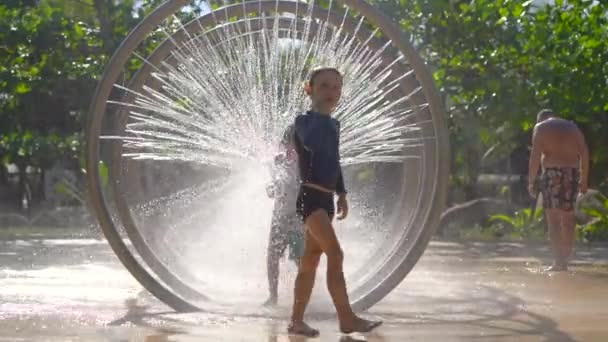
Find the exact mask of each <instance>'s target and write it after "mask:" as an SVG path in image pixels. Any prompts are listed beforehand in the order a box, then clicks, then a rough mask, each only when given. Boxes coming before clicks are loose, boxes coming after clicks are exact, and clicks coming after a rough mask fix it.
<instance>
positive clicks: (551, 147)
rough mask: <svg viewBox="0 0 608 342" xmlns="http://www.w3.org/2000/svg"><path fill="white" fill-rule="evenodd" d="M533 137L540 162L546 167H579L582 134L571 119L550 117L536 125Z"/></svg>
mask: <svg viewBox="0 0 608 342" xmlns="http://www.w3.org/2000/svg"><path fill="white" fill-rule="evenodd" d="M534 130H535V135H536V137H535V139H536V141H537V143H538V146H539V148H540V150H541V153H542V159H541V164H542V166H543V168H548V167H579V163H580V159H579V158H580V154H581V150H582V143H584V142H583V141H582V139H581V138H582V134H581V132H580V130H579V129H578V127H577V126H576V125H575V124H574V123H573V122H571V121H567V120H564V119H560V118H551V119H547V120H545V121H542V122H540V123H538V124H537V125H536V127H535V128H534Z"/></svg>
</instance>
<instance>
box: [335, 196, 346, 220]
mask: <svg viewBox="0 0 608 342" xmlns="http://www.w3.org/2000/svg"><path fill="white" fill-rule="evenodd" d="M337 207H338V208H337V209H338V220H344V219H345V218H346V216H348V201H347V200H346V195H340V196H338V203H337Z"/></svg>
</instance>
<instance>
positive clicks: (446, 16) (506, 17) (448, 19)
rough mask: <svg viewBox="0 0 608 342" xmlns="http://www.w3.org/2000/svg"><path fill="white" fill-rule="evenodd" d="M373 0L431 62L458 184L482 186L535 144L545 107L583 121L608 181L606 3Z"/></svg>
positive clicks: (597, 172)
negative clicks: (481, 178)
mask: <svg viewBox="0 0 608 342" xmlns="http://www.w3.org/2000/svg"><path fill="white" fill-rule="evenodd" d="M373 3H374V4H376V5H378V6H380V8H381V9H383V10H384V12H385V13H387V14H389V15H391V16H393V18H395V20H398V21H399V23H400V24H401V26H402V27H403V29H404V30H406V31H408V32H410V33H412V35H413V37H414V42H415V44H416V45H417V46H418V50H419V51H420V53H421V54H422V55H423V56H424V57H425V59H426V60H427V62H428V64H429V65H430V66H431V68H432V69H433V75H434V78H435V81H436V83H437V85H438V87H439V89H440V90H441V92H442V93H443V95H444V99H445V103H446V107H447V110H448V114H449V126H450V132H451V143H452V144H453V158H454V160H453V172H454V177H456V178H459V179H460V181H456V180H454V183H455V184H457V183H461V184H463V186H464V187H465V190H466V188H467V186H472V187H474V185H475V183H476V180H477V176H478V174H479V172H480V170H482V168H484V167H485V169H486V170H487V169H488V168H492V166H493V165H494V164H495V163H496V162H497V161H500V160H504V159H505V157H506V156H508V155H509V154H510V153H511V152H512V151H513V150H514V149H516V148H519V149H521V148H522V147H525V146H526V145H527V144H529V142H530V133H529V132H530V130H531V129H532V127H533V126H534V123H535V114H536V113H537V112H538V110H539V109H541V108H542V107H551V108H553V109H554V110H555V111H557V112H558V113H561V114H562V115H563V116H565V117H566V118H568V119H572V120H575V121H576V122H577V123H578V124H579V125H581V126H582V128H583V130H584V132H585V134H586V136H587V139H588V141H589V145H590V149H591V160H592V163H593V167H592V168H591V177H590V181H591V184H592V185H593V184H599V183H600V182H601V181H602V180H603V179H605V175H606V174H608V141H607V140H606V137H605V136H606V135H605V133H602V132H604V131H605V130H606V128H607V127H608V113H607V112H608V93H607V92H606V91H604V88H605V85H606V84H607V83H608V39H607V38H608V22H607V20H608V17H607V16H606V13H607V12H608V2H605V1H604V2H594V1H569V2H568V5H567V6H554V5H543V6H540V7H534V6H533V4H534V2H533V1H505V0H499V1H495V0H477V1H460V0H456V1H454V0H449V1H448V0H413V1H410V0H375V1H373ZM591 123H593V124H591ZM500 171H502V172H504V171H507V172H508V171H509V170H504V169H502V170H500ZM470 192H471V193H470V196H474V195H475V194H474V192H475V191H473V190H471V191H470Z"/></svg>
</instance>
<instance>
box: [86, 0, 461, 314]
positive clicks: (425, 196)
mask: <svg viewBox="0 0 608 342" xmlns="http://www.w3.org/2000/svg"><path fill="white" fill-rule="evenodd" d="M338 2H339V3H341V4H343V5H345V6H347V7H349V8H350V9H352V10H354V11H355V12H356V13H359V14H360V15H362V16H364V17H365V18H367V19H368V20H369V21H370V22H371V23H372V24H373V25H375V26H377V27H379V28H380V30H381V32H382V33H383V34H384V36H386V37H387V38H388V39H389V40H390V41H391V42H392V45H393V47H394V48H396V49H397V50H398V52H400V53H401V54H403V55H404V56H405V57H406V58H407V60H408V63H409V67H411V68H412V69H413V70H414V73H415V76H416V80H414V82H415V84H412V82H411V81H410V82H405V83H404V84H402V85H401V86H402V87H403V88H404V89H405V90H407V89H413V88H414V87H417V86H419V87H422V93H423V95H424V98H425V99H423V100H420V101H419V102H422V101H424V100H425V101H426V103H428V108H427V111H428V116H430V118H429V119H430V120H432V123H433V127H432V128H431V129H429V128H426V129H427V130H429V131H430V134H432V136H434V138H435V139H434V140H433V141H431V142H428V143H425V145H424V152H423V153H424V155H423V158H421V160H422V163H423V164H424V167H425V169H426V170H427V172H424V174H419V173H420V172H417V173H414V174H412V173H411V172H412V171H411V170H409V171H408V170H404V172H405V173H408V172H410V174H408V176H407V177H406V175H405V174H404V178H405V179H416V180H417V181H418V182H419V183H420V182H421V183H420V188H421V189H423V191H419V193H417V194H416V195H417V196H418V197H417V198H418V199H419V201H420V202H422V203H428V206H426V207H420V206H419V207H417V210H416V212H415V213H414V215H413V217H412V218H410V219H409V220H408V226H410V227H420V228H419V229H415V230H412V231H411V232H410V231H408V232H407V233H406V234H405V236H403V237H401V239H400V241H399V242H398V247H397V248H395V249H394V253H393V254H392V255H391V256H390V257H388V258H387V260H386V261H385V262H384V263H383V264H382V265H381V266H380V269H378V270H376V273H375V274H374V276H373V277H371V279H368V281H367V283H365V284H363V285H362V286H360V287H359V288H358V289H354V290H353V291H351V300H352V304H353V308H354V309H355V310H358V311H360V310H365V309H367V308H369V307H371V306H372V305H374V304H375V303H377V302H378V301H380V300H381V299H382V298H383V297H384V296H386V295H387V294H388V293H389V292H390V291H391V290H392V289H394V288H395V287H396V286H397V285H398V284H399V283H400V282H401V281H402V280H403V279H404V278H405V276H406V275H407V274H408V273H409V272H410V271H411V269H412V268H413V267H414V265H415V264H416V262H417V261H418V259H419V258H420V256H421V255H422V253H423V252H424V250H425V249H426V246H427V245H428V242H429V241H430V239H431V236H432V234H433V233H434V231H435V229H436V227H437V225H438V224H439V217H440V215H441V212H442V210H443V208H444V203H445V199H446V194H447V185H448V175H449V160H450V158H449V150H450V149H449V140H448V131H447V126H446V123H445V114H444V111H443V109H442V105H441V100H440V97H439V95H438V92H437V90H436V88H435V85H434V82H433V79H432V77H431V75H430V73H429V72H428V70H427V69H426V66H425V63H424V61H423V60H422V59H421V58H420V56H419V55H418V53H417V52H416V50H415V49H414V47H413V46H412V45H411V44H410V40H409V37H408V35H406V34H405V33H403V32H402V31H401V30H400V29H399V28H398V26H396V25H395V24H394V23H393V22H392V21H390V20H389V19H388V18H387V17H386V16H385V15H384V14H382V13H381V12H380V11H378V10H377V9H375V8H374V7H373V6H371V5H370V4H368V3H366V2H365V1H363V0H338ZM187 3H188V0H169V1H166V2H165V3H163V4H162V5H160V6H159V7H158V8H157V9H156V10H154V11H153V12H152V13H151V14H150V15H149V16H147V17H146V18H145V19H144V20H143V21H142V22H140V23H139V25H137V27H135V28H134V29H133V30H132V31H131V33H130V34H129V35H128V36H127V38H126V39H125V40H124V41H123V42H122V44H121V45H120V47H119V48H118V49H117V51H116V52H115V53H114V55H113V56H112V58H111V60H110V61H109V62H108V64H107V66H106V68H105V71H104V74H103V77H102V79H101V80H100V82H99V84H98V86H97V89H96V92H95V95H94V98H93V101H92V103H91V107H90V117H89V123H88V130H87V177H88V190H89V195H90V202H91V206H92V207H93V208H94V210H95V213H96V215H97V218H98V221H99V223H100V226H101V228H102V230H103V233H104V235H105V237H106V239H107V240H108V242H109V244H110V246H111V248H112V249H113V251H114V252H115V253H116V255H117V256H118V258H119V260H120V261H121V262H122V264H123V265H124V266H125V267H126V268H127V270H128V271H129V272H130V273H131V274H132V275H133V276H134V277H135V278H136V280H137V281H138V282H139V283H140V284H141V285H142V286H143V287H144V288H145V289H146V290H148V291H149V292H150V293H152V294H153V295H154V296H155V297H157V298H158V299H160V300H161V301H163V302H164V303H166V304H167V305H169V306H170V307H172V308H173V309H175V310H177V311H182V312H186V311H199V310H201V309H202V308H201V307H200V305H199V303H201V302H204V301H205V300H206V297H205V295H204V294H202V293H199V292H198V291H197V290H196V289H194V288H192V287H191V286H189V284H188V283H187V282H186V281H184V279H183V278H180V277H178V276H177V275H176V274H175V273H174V272H173V271H172V270H171V269H169V268H167V267H166V266H165V265H164V263H163V262H162V261H161V260H160V259H159V258H158V256H156V255H155V254H154V253H153V251H152V250H151V249H150V247H149V246H148V244H147V243H146V241H145V239H144V237H143V236H141V233H140V232H139V230H138V229H137V227H136V225H135V223H134V220H133V219H132V217H131V213H130V210H129V207H128V205H127V201H126V199H125V198H126V196H125V194H124V193H123V192H122V191H121V190H122V188H123V187H121V182H122V181H124V180H123V176H122V172H121V169H120V167H121V166H120V165H121V164H120V163H119V162H116V161H119V160H120V159H121V152H122V145H121V144H120V143H114V144H115V145H113V149H112V158H114V160H113V161H114V162H113V165H111V169H110V186H111V187H112V190H113V191H112V196H113V199H114V201H115V207H116V210H117V212H118V218H116V217H114V218H113V217H112V215H111V214H110V210H109V207H108V204H107V203H106V199H105V196H104V193H103V189H102V183H101V180H100V174H99V167H98V165H99V163H100V136H101V134H102V126H103V119H104V115H106V110H107V101H108V99H109V97H110V93H111V91H112V88H113V87H114V84H115V83H116V82H117V80H118V79H119V77H120V75H121V72H122V67H123V66H124V65H125V63H126V62H127V61H128V59H129V58H130V56H131V55H132V53H133V52H134V51H135V49H136V48H137V47H138V46H139V44H140V43H141V42H142V41H143V40H144V39H145V38H146V37H147V36H148V35H149V34H150V33H151V32H152V31H153V30H154V29H155V28H156V27H158V26H159V25H160V24H161V23H162V22H163V21H164V20H166V19H167V18H169V17H170V16H172V15H173V14H175V13H176V12H177V11H179V10H180V9H181V8H183V7H184V6H185V5H186V4H187ZM298 4H299V6H300V7H302V6H303V5H304V6H308V4H307V3H298V2H294V1H285V0H260V1H258V0H253V1H245V2H242V3H237V4H234V5H229V6H225V7H222V8H219V9H217V10H215V11H213V12H211V13H208V14H205V15H203V16H201V17H199V18H197V19H194V20H193V22H191V23H190V24H187V25H184V28H183V29H181V30H179V31H177V32H175V33H174V34H173V35H172V37H171V39H167V40H166V41H165V42H163V43H162V44H161V45H160V46H159V47H158V48H157V49H156V50H155V51H154V52H153V53H152V55H151V56H150V57H149V58H148V63H145V64H144V65H143V66H142V67H141V69H140V70H139V71H138V72H137V73H136V74H135V76H133V78H132V79H131V81H130V84H129V89H141V87H142V86H143V84H144V83H145V81H146V79H147V77H148V76H149V74H150V72H151V71H152V69H153V67H154V65H155V64H158V63H160V62H161V61H162V60H163V59H164V58H165V57H167V56H168V55H169V54H170V52H171V49H172V48H175V46H176V45H175V44H176V42H180V41H183V40H185V39H187V37H188V34H189V33H190V32H188V29H189V28H192V29H193V30H196V29H199V30H200V28H201V27H208V26H211V25H214V24H215V25H217V24H218V23H220V22H221V21H220V20H218V16H216V15H215V14H216V13H217V12H221V13H222V15H221V17H225V18H234V17H237V18H238V17H243V16H244V15H246V14H247V13H253V12H262V11H269V12H272V11H274V12H288V13H297V6H298ZM321 15H322V16H321ZM313 17H318V18H322V19H323V20H325V21H327V22H328V23H330V24H334V25H342V26H343V27H344V28H346V29H347V30H351V32H353V31H354V29H355V27H356V26H357V23H356V21H355V20H354V19H352V18H350V17H348V18H347V17H345V16H344V15H341V14H340V13H339V12H336V11H335V10H329V11H328V10H327V9H324V8H321V7H317V6H315V7H314V8H313ZM361 32H364V33H367V34H368V35H367V37H369V31H365V30H361V31H360V32H359V34H361ZM359 34H358V35H359ZM381 44H382V42H381V41H379V40H378V39H372V40H371V41H369V42H368V45H369V46H370V47H371V48H376V49H378V48H379V47H380V46H381ZM396 71H402V70H399V69H398V70H396ZM133 96H134V95H133V94H128V95H126V100H123V101H124V102H129V101H130V100H132V99H133V98H132V97H133ZM118 114H119V115H118V117H119V120H118V124H117V125H116V127H117V130H118V131H119V132H118V134H122V133H123V132H124V129H125V126H126V123H127V120H128V113H126V111H125V110H124V109H123V110H122V111H119V113H118ZM405 183H406V184H405V185H404V188H407V182H405ZM404 190H405V189H402V191H404ZM115 219H119V220H120V222H121V226H122V227H123V228H124V230H125V232H126V234H127V237H128V238H129V240H130V241H131V243H132V245H133V248H134V249H135V251H136V252H137V253H138V254H139V256H140V259H143V262H144V263H142V262H141V261H140V260H139V258H137V257H136V256H135V255H134V254H133V252H132V251H131V250H130V249H129V248H128V247H127V245H126V244H125V242H124V241H123V237H122V236H121V234H120V233H119V229H118V228H117V225H116V224H115V221H114V220H115ZM397 221H398V220H397ZM408 246H409V248H406V247H408Z"/></svg>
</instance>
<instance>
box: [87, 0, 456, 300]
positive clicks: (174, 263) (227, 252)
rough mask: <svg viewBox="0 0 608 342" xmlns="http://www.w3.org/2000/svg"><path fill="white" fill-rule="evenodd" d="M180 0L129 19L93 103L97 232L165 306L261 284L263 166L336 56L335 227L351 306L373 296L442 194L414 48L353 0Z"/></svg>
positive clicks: (435, 128) (444, 169) (426, 230)
mask: <svg viewBox="0 0 608 342" xmlns="http://www.w3.org/2000/svg"><path fill="white" fill-rule="evenodd" d="M187 2H188V1H187V0H170V1H167V2H165V3H164V4H162V5H161V6H159V7H158V8H157V9H156V10H155V11H154V12H152V13H151V14H150V15H149V16H147V17H146V18H145V19H143V20H142V22H141V23H140V24H139V25H138V26H137V27H136V28H135V29H133V31H132V32H131V33H130V34H129V35H128V36H127V38H126V39H125V40H124V41H123V42H122V44H121V45H120V47H119V48H118V50H117V51H116V52H115V54H114V56H112V58H111V60H110V61H109V62H108V65H107V67H106V69H105V72H104V74H103V77H102V79H101V80H100V82H99V85H98V87H97V90H96V93H95V96H94V98H93V102H92V104H91V116H90V121H89V126H88V132H87V139H88V149H87V151H88V154H87V174H88V181H89V192H90V198H91V203H92V206H93V208H94V209H95V212H96V214H97V217H98V220H99V222H100V225H101V227H102V229H103V232H104V234H105V236H106V238H107V239H108V242H109V243H110V246H111V247H112V249H113V250H114V252H115V253H116V255H117V256H118V257H119V259H120V261H121V262H122V263H123V264H124V266H125V267H126V268H127V269H128V270H129V272H131V273H132V274H133V276H134V277H135V278H136V279H137V280H138V281H139V282H140V283H141V284H142V285H143V286H144V287H145V288H146V289H147V290H148V291H149V292H151V293H152V294H153V295H155V296H156V297H158V298H159V299H160V300H162V301H163V302H165V303H166V304H168V305H169V306H171V307H172V308H174V309H176V310H178V311H194V310H201V309H209V308H211V307H213V306H215V305H233V304H235V303H238V302H239V301H240V300H243V298H245V297H247V295H249V296H250V295H251V293H252V291H254V290H255V289H259V288H260V286H261V285H260V284H256V283H255V281H254V280H252V279H254V278H256V277H258V276H259V275H261V277H262V278H263V277H264V276H265V262H264V258H265V250H266V243H267V241H266V240H267V236H268V228H269V227H268V226H269V225H268V223H269V218H270V215H271V211H272V203H271V201H270V200H269V199H267V198H265V193H264V191H263V189H264V185H265V184H266V183H265V182H266V180H267V179H266V178H265V175H266V174H265V172H266V170H267V169H268V165H269V161H271V160H272V157H273V155H274V153H275V152H276V145H277V142H278V141H279V139H280V137H281V132H282V131H283V130H284V129H285V127H286V126H287V125H288V124H289V123H290V122H291V121H292V120H293V118H294V116H295V115H296V114H297V113H298V112H301V111H303V110H305V109H306V108H307V105H308V104H307V101H308V100H307V98H306V97H305V96H304V93H303V91H302V90H301V84H302V82H303V81H304V80H306V78H307V76H308V75H309V73H310V70H311V69H312V68H314V67H315V66H335V67H338V68H339V69H340V70H341V72H342V73H343V74H344V89H343V96H342V99H341V101H340V104H339V107H338V108H337V109H336V112H335V116H336V117H337V118H338V119H339V120H340V121H341V124H342V133H341V149H342V151H341V154H342V163H343V168H344V172H345V174H346V179H347V187H348V188H349V190H350V191H349V192H350V195H349V196H350V198H351V206H352V209H351V212H352V213H351V215H350V216H351V218H350V219H348V220H347V221H346V222H345V223H342V224H339V225H338V226H337V232H338V234H339V235H340V239H341V240H342V241H343V243H344V250H345V253H346V259H345V260H346V263H347V264H346V265H345V273H346V277H347V281H348V284H349V294H350V298H351V301H352V303H353V307H354V308H355V309H356V310H363V309H366V308H368V307H370V306H372V305H373V304H375V303H376V302H378V301H379V300H380V299H382V298H383V297H384V296H385V295H387V294H388V293H389V292H390V291H391V290H392V289H393V288H394V287H395V286H397V285H398V284H399V282H400V281H401V280H402V279H403V278H404V277H405V276H406V275H407V273H408V272H409V271H410V270H411V269H412V268H413V266H414V265H415V263H416V262H417V260H418V259H419V257H420V256H421V255H422V253H423V252H424V249H425V248H426V246H427V244H428V242H429V240H430V238H431V235H432V233H433V232H434V230H435V227H436V226H437V224H438V222H439V215H440V213H441V211H442V208H443V204H444V200H445V196H446V190H447V179H448V167H449V156H448V153H449V145H448V144H449V143H448V134H447V129H446V124H445V118H444V113H443V111H442V108H441V103H440V100H439V96H438V94H437V91H436V89H435V87H434V84H433V80H432V77H431V76H430V74H429V72H428V71H427V69H426V67H425V64H424V62H423V61H422V59H421V58H420V57H419V55H418V54H417V52H416V51H415V49H414V48H413V47H412V45H411V43H410V40H409V38H408V37H407V36H406V35H405V34H404V33H403V32H401V31H400V30H399V28H398V27H397V26H396V25H395V24H393V23H392V22H390V21H389V20H388V19H387V18H386V17H385V16H384V15H383V14H381V13H380V12H378V11H377V10H376V9H374V8H373V7H372V6H371V5H369V4H367V3H365V2H364V1H361V0H343V1H340V2H337V3H336V2H330V3H329V4H325V5H320V4H315V3H314V2H307V3H304V2H297V1H282V0H255V1H243V2H239V3H235V4H232V5H226V6H222V7H218V8H217V9H214V10H211V9H210V10H209V11H207V13H205V14H203V15H201V16H199V17H193V18H190V19H189V20H188V21H185V20H184V21H183V22H182V21H180V20H179V19H178V16H177V14H180V13H181V14H180V15H181V16H179V17H181V18H183V17H184V16H187V15H189V14H191V13H183V12H180V11H182V9H183V8H184V6H185V5H186V4H187ZM182 20H183V19H182ZM256 260H257V261H256ZM256 272H257V273H256ZM258 278H259V277H258ZM262 284H263V282H262ZM240 294H243V297H239V296H240ZM226 298H230V300H226Z"/></svg>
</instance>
